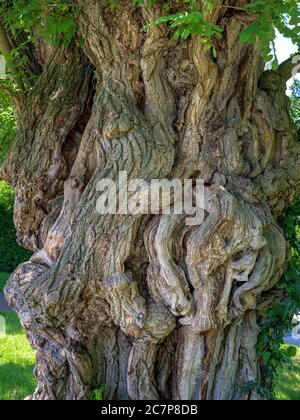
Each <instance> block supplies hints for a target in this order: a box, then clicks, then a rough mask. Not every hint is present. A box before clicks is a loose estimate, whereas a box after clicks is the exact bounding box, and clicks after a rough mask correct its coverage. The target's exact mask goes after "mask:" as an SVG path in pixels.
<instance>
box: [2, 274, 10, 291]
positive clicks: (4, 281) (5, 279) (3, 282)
mask: <svg viewBox="0 0 300 420" xmlns="http://www.w3.org/2000/svg"><path fill="white" fill-rule="evenodd" d="M9 276H10V273H0V292H2V290H3V289H4V286H5V284H6V282H7V280H8V278H9Z"/></svg>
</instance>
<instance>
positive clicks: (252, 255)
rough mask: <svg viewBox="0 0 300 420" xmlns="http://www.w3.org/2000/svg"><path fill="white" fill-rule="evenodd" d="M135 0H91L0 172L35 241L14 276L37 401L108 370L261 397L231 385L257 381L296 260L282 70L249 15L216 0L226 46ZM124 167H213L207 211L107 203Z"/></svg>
mask: <svg viewBox="0 0 300 420" xmlns="http://www.w3.org/2000/svg"><path fill="white" fill-rule="evenodd" d="M129 3H130V2H124V4H122V7H121V8H120V9H116V10H113V11H111V10H109V9H105V8H104V7H103V6H100V5H99V2H94V1H92V0H89V1H87V2H86V5H85V8H84V11H83V12H82V15H81V17H80V22H79V27H80V33H81V35H82V37H83V40H84V53H82V52H79V51H78V50H77V49H76V48H73V49H72V50H70V51H68V52H65V53H59V52H56V53H55V54H54V56H53V58H52V59H51V60H49V61H47V63H46V64H45V66H44V70H43V74H42V76H41V78H40V79H39V81H38V82H37V85H36V87H35V88H34V90H33V92H32V94H31V96H30V98H29V100H28V104H27V107H26V108H25V109H24V115H23V119H22V121H21V123H20V127H19V132H18V135H17V138H16V140H15V143H14V146H13V149H12V152H11V155H10V158H9V160H8V162H7V164H6V166H5V168H2V170H1V175H2V177H4V178H5V179H6V180H8V181H9V182H10V183H11V184H12V185H13V186H14V187H15V189H16V193H17V199H16V205H15V223H16V227H17V230H18V235H19V239H20V241H21V242H22V244H23V245H25V246H27V247H29V248H31V249H33V250H34V251H35V254H34V256H33V257H32V258H31V260H30V261H29V262H27V263H25V264H23V265H21V266H20V267H18V269H17V270H16V271H15V273H14V274H13V275H12V276H11V278H10V281H9V284H8V286H7V287H6V296H7V299H8V301H9V303H10V305H11V306H12V307H13V308H14V309H15V310H16V312H17V313H18V315H19V317H20V319H21V321H22V323H23V325H24V327H25V328H26V330H27V333H28V338H29V340H30V342H31V344H32V345H33V347H34V348H35V349H36V350H37V367H36V374H37V377H38V381H39V382H38V387H37V389H36V391H35V393H34V395H33V396H32V397H31V398H33V399H85V398H88V396H89V393H90V391H91V389H93V388H95V387H98V386H101V385H104V386H105V397H106V398H111V399H113V398H119V399H126V398H131V399H157V398H173V399H258V398H260V396H259V395H258V394H257V393H255V392H249V393H242V392H241V391H239V389H240V388H238V387H236V385H241V386H242V385H245V384H246V383H248V382H249V381H256V382H259V380H260V375H261V374H260V367H259V365H258V361H257V354H256V341H257V336H258V333H259V328H258V325H257V317H258V315H257V311H258V309H259V305H263V304H264V302H265V301H268V300H270V299H269V297H270V295H269V291H271V289H273V288H274V286H275V285H276V283H277V282H278V281H279V279H280V277H281V275H282V273H283V271H284V265H285V261H286V258H287V252H286V243H285V239H284V236H283V234H282V232H281V230H280V228H279V227H278V223H277V221H276V220H277V217H278V216H280V215H281V214H282V213H283V211H284V209H285V208H286V207H287V206H288V205H289V203H290V202H291V200H292V197H293V195H294V194H295V193H296V192H297V191H298V187H299V181H300V171H299V161H300V154H299V152H300V148H299V143H298V142H297V138H296V137H297V133H296V130H295V127H294V126H293V123H292V121H291V119H290V117H289V112H288V99H287V98H286V96H285V79H284V77H283V76H282V75H280V73H276V72H273V71H264V70H263V63H262V60H261V58H260V55H259V49H258V47H256V46H247V45H242V44H241V43H240V42H239V34H240V32H241V30H242V29H243V28H244V27H245V25H247V24H248V23H249V17H248V16H246V15H245V14H243V12H239V11H236V10H232V11H231V12H230V13H228V12H227V13H226V12H225V10H224V8H221V6H220V4H218V6H216V9H215V11H214V14H213V16H212V17H211V19H212V21H214V22H216V21H220V22H221V23H222V25H223V26H224V35H223V37H222V39H220V40H219V41H216V42H217V52H218V54H217V58H216V59H213V58H212V57H211V56H210V53H209V52H207V51H205V49H204V46H203V44H201V43H200V42H199V40H198V39H189V40H187V41H174V39H173V38H172V34H171V33H170V31H169V29H168V28H167V27H166V26H163V25H162V26H160V27H154V28H151V29H149V30H148V31H147V32H146V33H145V32H141V31H140V28H141V26H142V25H144V24H147V23H149V22H150V21H152V20H153V19H154V18H155V17H157V16H159V14H160V13H161V10H160V9H159V7H156V8H153V9H151V10H147V11H146V10H143V9H139V10H134V9H133V8H132V7H131V6H130V5H129ZM219 3H220V2H219ZM89 63H91V64H92V66H93V67H94V69H95V79H96V81H95V82H94V83H92V72H91V64H89ZM91 99H93V105H92V107H91ZM120 171H127V173H128V179H129V180H132V179H136V178H141V179H144V180H145V181H147V182H148V183H149V182H150V180H151V179H155V178H159V179H161V178H170V179H171V178H175V177H177V178H180V179H193V180H196V179H197V178H201V179H204V180H205V194H206V208H205V218H204V221H203V223H202V224H200V225H199V226H188V225H187V224H186V223H185V222H186V215H181V216H180V215H130V214H129V215H105V216H104V215H100V214H98V213H97V211H96V201H97V198H98V195H97V184H98V182H99V181H100V180H102V179H104V178H109V179H111V180H117V178H118V174H119V172H120Z"/></svg>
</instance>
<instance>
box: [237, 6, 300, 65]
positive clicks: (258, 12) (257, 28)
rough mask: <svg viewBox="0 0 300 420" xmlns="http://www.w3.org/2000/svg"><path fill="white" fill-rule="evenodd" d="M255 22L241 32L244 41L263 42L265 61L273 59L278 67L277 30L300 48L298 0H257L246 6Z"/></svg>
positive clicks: (299, 10) (262, 48) (262, 49)
mask: <svg viewBox="0 0 300 420" xmlns="http://www.w3.org/2000/svg"><path fill="white" fill-rule="evenodd" d="M245 9H246V10H247V11H249V13H250V14H251V15H253V16H254V17H255V22H254V23H252V24H251V25H250V26H249V27H248V28H247V29H245V30H244V31H243V32H242V33H241V41H242V42H244V43H255V42H256V41H257V40H258V41H259V42H260V44H261V51H262V57H263V58H264V59H265V61H271V60H273V59H274V61H273V66H274V67H277V65H278V61H277V58H276V52H275V49H274V40H275V38H276V30H277V31H278V32H279V33H280V34H282V35H283V36H284V37H286V38H289V39H291V40H292V41H293V43H294V44H295V45H297V46H298V48H299V49H300V9H299V3H298V1H297V0H276V1H274V0H256V1H255V2H254V3H249V4H247V5H246V6H245Z"/></svg>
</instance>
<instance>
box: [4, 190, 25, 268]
mask: <svg viewBox="0 0 300 420" xmlns="http://www.w3.org/2000/svg"><path fill="white" fill-rule="evenodd" d="M14 198H15V194H14V191H13V190H12V189H11V188H10V187H9V186H8V185H7V184H5V183H4V182H0V272H1V271H7V272H10V271H13V270H14V269H15V268H16V266H17V265H18V264H20V263H21V262H24V261H26V260H28V258H30V256H31V252H30V251H27V250H24V249H23V248H21V247H20V246H19V245H18V244H17V241H16V230H15V227H14V223H13V205H14Z"/></svg>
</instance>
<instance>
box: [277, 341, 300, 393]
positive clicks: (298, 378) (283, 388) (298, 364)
mask: <svg viewBox="0 0 300 420" xmlns="http://www.w3.org/2000/svg"><path fill="white" fill-rule="evenodd" d="M275 396H276V399H277V400H300V347H297V355H296V357H295V358H293V363H292V364H291V365H290V366H289V365H286V366H285V367H284V368H283V369H282V371H281V372H280V373H279V375H278V378H277V379H276V382H275Z"/></svg>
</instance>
